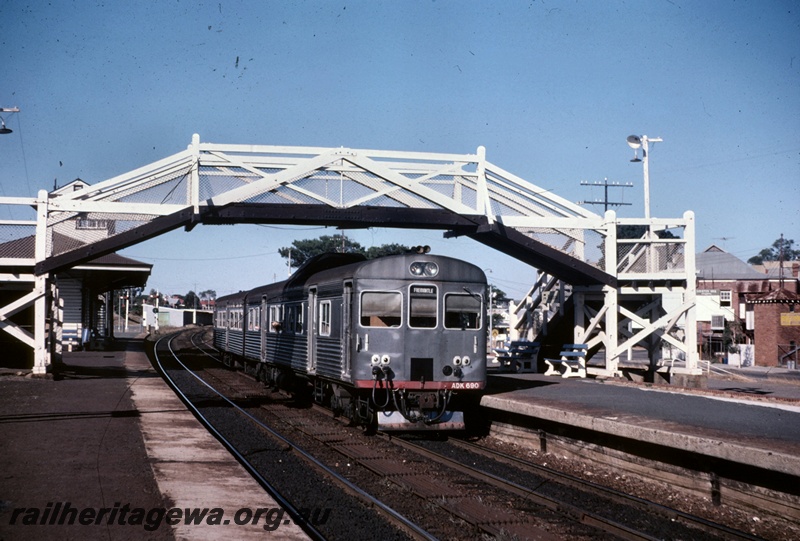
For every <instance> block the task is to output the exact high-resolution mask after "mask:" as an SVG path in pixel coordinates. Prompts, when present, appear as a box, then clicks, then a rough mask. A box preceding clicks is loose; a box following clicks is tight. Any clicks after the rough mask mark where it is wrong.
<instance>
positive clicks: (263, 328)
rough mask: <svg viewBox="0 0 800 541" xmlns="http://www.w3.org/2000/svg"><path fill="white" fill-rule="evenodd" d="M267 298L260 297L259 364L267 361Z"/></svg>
mask: <svg viewBox="0 0 800 541" xmlns="http://www.w3.org/2000/svg"><path fill="white" fill-rule="evenodd" d="M267 315H268V314H267V296H266V295H264V296H263V297H261V310H260V311H259V314H258V319H259V329H260V332H259V337H260V339H261V362H262V363H263V362H266V360H267V327H268V325H269V323H270V322H269V321H268V318H267Z"/></svg>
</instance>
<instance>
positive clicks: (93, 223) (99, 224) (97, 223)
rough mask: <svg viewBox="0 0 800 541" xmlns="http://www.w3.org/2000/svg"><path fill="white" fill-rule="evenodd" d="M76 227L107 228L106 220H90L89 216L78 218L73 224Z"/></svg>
mask: <svg viewBox="0 0 800 541" xmlns="http://www.w3.org/2000/svg"><path fill="white" fill-rule="evenodd" d="M75 228H76V229H108V220H90V219H89V218H78V221H77V222H76V224H75Z"/></svg>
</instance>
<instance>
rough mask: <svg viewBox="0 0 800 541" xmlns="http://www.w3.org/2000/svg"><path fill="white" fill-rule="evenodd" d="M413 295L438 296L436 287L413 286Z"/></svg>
mask: <svg viewBox="0 0 800 541" xmlns="http://www.w3.org/2000/svg"><path fill="white" fill-rule="evenodd" d="M411 293H414V294H416V295H436V288H435V287H434V286H411Z"/></svg>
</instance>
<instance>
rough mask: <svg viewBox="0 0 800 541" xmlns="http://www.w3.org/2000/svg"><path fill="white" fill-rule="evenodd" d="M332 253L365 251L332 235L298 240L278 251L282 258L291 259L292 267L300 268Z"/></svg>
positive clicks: (345, 238)
mask: <svg viewBox="0 0 800 541" xmlns="http://www.w3.org/2000/svg"><path fill="white" fill-rule="evenodd" d="M331 252H335V253H346V254H352V253H364V249H363V248H362V247H361V245H360V244H359V243H358V242H356V241H354V240H350V239H349V238H347V237H345V236H338V237H332V236H330V235H323V236H321V237H320V238H318V239H305V240H296V241H293V242H292V246H291V247H287V248H279V249H278V253H279V254H280V256H281V257H286V258H289V257H291V261H290V262H289V264H290V265H291V266H292V267H300V266H301V265H302V264H303V263H305V262H306V261H308V260H309V259H311V258H312V257H314V256H317V255H320V254H327V253H331Z"/></svg>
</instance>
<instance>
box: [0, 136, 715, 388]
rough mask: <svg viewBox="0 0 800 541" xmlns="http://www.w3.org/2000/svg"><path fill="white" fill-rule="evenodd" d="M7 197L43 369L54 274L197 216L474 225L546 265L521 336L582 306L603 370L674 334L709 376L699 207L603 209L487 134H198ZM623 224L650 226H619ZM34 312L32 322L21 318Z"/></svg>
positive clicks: (653, 349) (448, 227) (612, 370)
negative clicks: (562, 189) (13, 210)
mask: <svg viewBox="0 0 800 541" xmlns="http://www.w3.org/2000/svg"><path fill="white" fill-rule="evenodd" d="M4 205H16V206H22V207H24V208H28V209H30V208H32V209H34V210H35V212H36V215H35V217H32V218H31V219H30V220H3V221H0V282H3V283H6V284H15V286H16V287H15V290H16V291H18V292H19V294H18V295H17V296H15V295H11V296H10V297H9V296H6V297H3V299H5V300H4V301H3V303H2V304H3V305H2V306H0V330H2V331H5V332H6V333H8V334H10V335H11V336H13V337H15V338H16V339H17V340H19V341H21V342H23V343H24V344H26V345H28V346H29V347H30V348H32V349H33V351H34V372H35V373H44V372H46V371H47V370H48V366H49V365H50V363H51V362H52V361H53V360H54V358H56V357H57V356H58V354H59V351H60V343H59V340H60V339H59V337H60V332H59V321H60V318H59V317H58V315H59V292H58V288H57V286H56V285H55V282H54V280H53V277H54V276H56V275H57V274H58V273H60V272H63V271H65V270H67V269H70V268H72V267H74V266H76V265H79V264H82V263H84V262H86V261H90V260H93V259H95V258H98V257H100V256H102V255H105V254H109V253H112V252H114V251H117V250H120V249H122V248H125V247H128V246H131V245H134V244H137V243H139V242H142V241H144V240H147V239H150V238H153V237H155V236H158V235H160V234H163V233H165V232H167V231H170V230H173V229H177V228H186V229H187V230H190V229H191V228H192V227H194V226H195V225H196V224H200V223H202V224H233V223H271V224H280V223H284V224H286V223H291V224H316V225H334V226H337V227H341V228H364V227H388V228H426V229H441V230H443V231H444V232H445V235H446V236H468V237H470V238H472V239H474V240H476V241H478V242H481V243H483V244H486V245H487V246H490V247H492V248H494V249H496V250H499V251H502V252H503V253H506V254H508V255H510V256H513V257H515V258H517V259H519V260H521V261H523V262H526V263H528V264H530V265H531V266H532V267H533V269H532V270H531V277H530V282H531V283H532V284H534V285H533V286H532V288H531V290H530V292H529V294H528V295H527V297H526V298H525V299H524V300H523V302H522V303H521V304H520V305H519V306H518V307H517V310H516V313H517V320H516V323H515V327H516V328H515V332H516V333H517V334H518V335H519V336H522V337H528V338H533V337H534V334H541V333H542V332H545V333H546V332H547V321H548V319H549V318H552V317H555V316H556V314H558V313H559V312H560V314H561V316H562V318H563V317H564V316H565V314H568V316H566V317H568V318H570V319H571V320H570V321H562V322H561V324H560V325H561V326H562V328H563V326H564V325H566V326H567V327H568V328H569V329H570V332H569V333H568V335H569V340H571V341H572V342H574V343H585V344H588V345H589V349H590V351H597V350H602V351H603V352H604V362H603V363H602V365H597V364H596V363H595V366H594V367H593V368H591V370H590V372H594V373H596V374H601V375H606V376H617V375H620V370H619V360H620V358H621V357H622V356H623V355H625V354H626V352H628V351H629V350H630V349H631V348H632V347H633V346H637V345H638V346H642V345H643V346H644V347H646V348H647V350H648V352H649V355H650V359H651V363H655V362H656V361H657V359H659V358H660V357H661V348H662V347H664V346H665V345H668V346H669V347H670V348H671V349H672V350H673V351H675V352H676V353H677V357H679V358H680V359H681V361H682V362H680V363H676V364H674V365H673V366H672V367H671V370H673V371H675V372H677V371H680V372H684V373H687V374H699V373H700V372H699V369H698V360H697V359H698V356H697V343H696V340H697V338H696V332H695V330H694V329H695V327H696V322H695V262H694V254H695V240H694V216H693V214H692V213H691V212H686V213H685V214H684V215H683V216H682V217H680V218H674V219H656V218H647V219H620V218H618V217H617V216H616V215H615V213H614V212H613V211H607V212H606V213H605V214H604V215H602V216H601V215H597V214H594V213H591V212H589V211H587V210H586V209H584V208H582V207H580V206H578V205H576V204H574V203H571V202H569V201H567V200H565V199H563V198H560V197H558V196H557V195H555V194H553V193H552V192H550V191H548V190H544V189H541V188H539V187H538V186H535V185H533V184H531V183H530V182H527V181H525V180H523V179H521V178H519V177H517V176H516V175H514V174H512V173H510V172H508V171H505V170H503V169H501V168H500V167H498V166H496V165H494V164H492V163H490V162H488V161H487V160H486V156H485V150H484V149H483V147H479V148H478V149H477V152H475V153H474V154H436V153H419V152H399V151H386V150H361V149H350V148H314V147H282V146H261V145H231V144H214V143H201V142H200V138H199V136H197V135H195V136H194V137H193V139H192V142H191V144H190V145H189V146H188V148H187V149H186V150H185V151H183V152H179V153H177V154H174V155H172V156H169V157H167V158H164V159H162V160H160V161H157V162H155V163H152V164H149V165H146V166H144V167H141V168H139V169H136V170H135V171H131V172H128V173H125V174H123V175H119V176H117V177H114V178H111V179H108V180H106V181H103V182H99V183H97V184H93V185H87V186H82V187H81V188H80V189H77V190H74V191H69V192H60V193H48V192H47V191H44V190H42V191H40V192H39V194H38V196H37V197H35V198H12V197H2V198H0V206H4ZM620 226H637V227H635V228H634V229H635V230H636V231H639V232H640V233H641V234H637V235H636V238H620V236H618V231H620ZM630 229H631V228H628V229H627V230H630ZM665 231H669V234H668V235H664V232H665ZM23 246H29V247H30V250H29V251H26V250H23V249H22V248H21V247H23ZM567 298H568V299H569V302H568V301H567ZM567 307H569V309H567ZM30 309H32V310H33V313H34V317H33V320H34V324H33V329H32V330H29V329H26V328H25V327H24V326H23V325H20V324H18V323H15V321H14V315H15V314H18V313H19V312H21V311H23V310H30ZM535 314H539V315H536V316H535V317H534V315H535Z"/></svg>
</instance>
